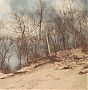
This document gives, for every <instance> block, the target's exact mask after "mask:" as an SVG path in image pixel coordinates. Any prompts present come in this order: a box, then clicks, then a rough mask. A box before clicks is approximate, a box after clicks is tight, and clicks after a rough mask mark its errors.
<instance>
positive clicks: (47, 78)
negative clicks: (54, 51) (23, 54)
mask: <svg viewBox="0 0 88 90" xmlns="http://www.w3.org/2000/svg"><path fill="white" fill-rule="evenodd" d="M61 68H62V66H60V65H59V63H58V62H55V63H50V64H46V65H45V66H43V67H38V68H37V69H35V70H34V71H33V72H32V73H26V74H22V75H16V76H13V77H9V78H5V79H0V89H1V90H3V89H10V90H12V89H22V90H27V89H28V90H29V89H59V90H69V89H72V90H87V82H88V81H87V76H88V75H87V74H83V75H79V74H78V73H79V72H80V70H82V66H78V67H75V68H74V69H61Z"/></svg>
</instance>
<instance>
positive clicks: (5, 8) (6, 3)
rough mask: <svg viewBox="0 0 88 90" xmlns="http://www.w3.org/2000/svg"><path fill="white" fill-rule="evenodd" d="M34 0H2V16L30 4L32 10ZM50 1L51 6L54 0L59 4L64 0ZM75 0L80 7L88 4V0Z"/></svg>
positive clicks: (0, 12)
mask: <svg viewBox="0 0 88 90" xmlns="http://www.w3.org/2000/svg"><path fill="white" fill-rule="evenodd" d="M33 1H34V0H0V17H2V16H4V15H6V14H7V13H9V12H11V10H15V9H16V8H24V7H26V8H27V6H28V7H31V8H30V10H32V6H33ZM36 1H37V0H36ZM48 1H49V2H48V3H49V6H50V5H51V4H52V2H53V1H58V4H59V3H60V2H62V1H63V0H48ZM65 1H67V0H65ZM74 1H76V3H75V4H79V6H80V7H82V6H84V7H86V6H88V3H87V0H74Z"/></svg>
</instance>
